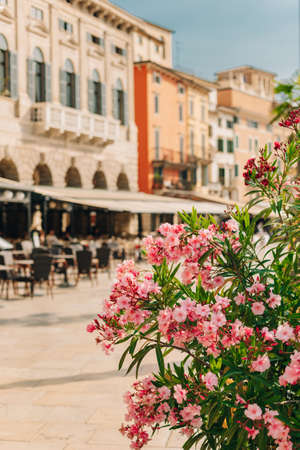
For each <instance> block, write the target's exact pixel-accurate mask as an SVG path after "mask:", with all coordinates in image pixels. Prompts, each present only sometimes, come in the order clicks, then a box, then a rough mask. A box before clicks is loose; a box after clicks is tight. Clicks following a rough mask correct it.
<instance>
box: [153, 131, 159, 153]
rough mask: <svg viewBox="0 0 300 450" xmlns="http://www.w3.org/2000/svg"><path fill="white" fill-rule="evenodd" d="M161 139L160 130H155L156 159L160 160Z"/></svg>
mask: <svg viewBox="0 0 300 450" xmlns="http://www.w3.org/2000/svg"><path fill="white" fill-rule="evenodd" d="M159 138H160V130H159V129H158V128H156V129H155V130H154V141H155V159H159Z"/></svg>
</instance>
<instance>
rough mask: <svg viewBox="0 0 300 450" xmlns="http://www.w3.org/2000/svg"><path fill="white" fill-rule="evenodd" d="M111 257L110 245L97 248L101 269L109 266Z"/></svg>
mask: <svg viewBox="0 0 300 450" xmlns="http://www.w3.org/2000/svg"><path fill="white" fill-rule="evenodd" d="M109 257H110V248H109V247H100V248H97V258H98V261H99V268H100V269H103V268H105V267H108V265H109Z"/></svg>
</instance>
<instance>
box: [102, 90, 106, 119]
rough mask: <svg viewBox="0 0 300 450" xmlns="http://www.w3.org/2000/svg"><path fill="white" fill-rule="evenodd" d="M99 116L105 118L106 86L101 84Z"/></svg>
mask: <svg viewBox="0 0 300 450" xmlns="http://www.w3.org/2000/svg"><path fill="white" fill-rule="evenodd" d="M101 114H102V116H106V86H105V84H104V83H101Z"/></svg>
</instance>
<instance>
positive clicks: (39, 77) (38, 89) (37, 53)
mask: <svg viewBox="0 0 300 450" xmlns="http://www.w3.org/2000/svg"><path fill="white" fill-rule="evenodd" d="M33 72H34V101H35V102H44V101H45V92H46V89H45V65H44V56H43V53H42V51H41V50H40V49H39V48H38V47H36V48H35V49H34V52H33Z"/></svg>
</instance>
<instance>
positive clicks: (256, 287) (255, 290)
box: [247, 278, 266, 294]
mask: <svg viewBox="0 0 300 450" xmlns="http://www.w3.org/2000/svg"><path fill="white" fill-rule="evenodd" d="M265 289H266V287H265V285H264V284H262V283H260V281H259V278H257V280H256V281H255V282H254V283H253V284H252V286H250V287H249V288H247V291H248V292H249V293H250V294H260V293H261V292H263V291H264V290H265Z"/></svg>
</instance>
